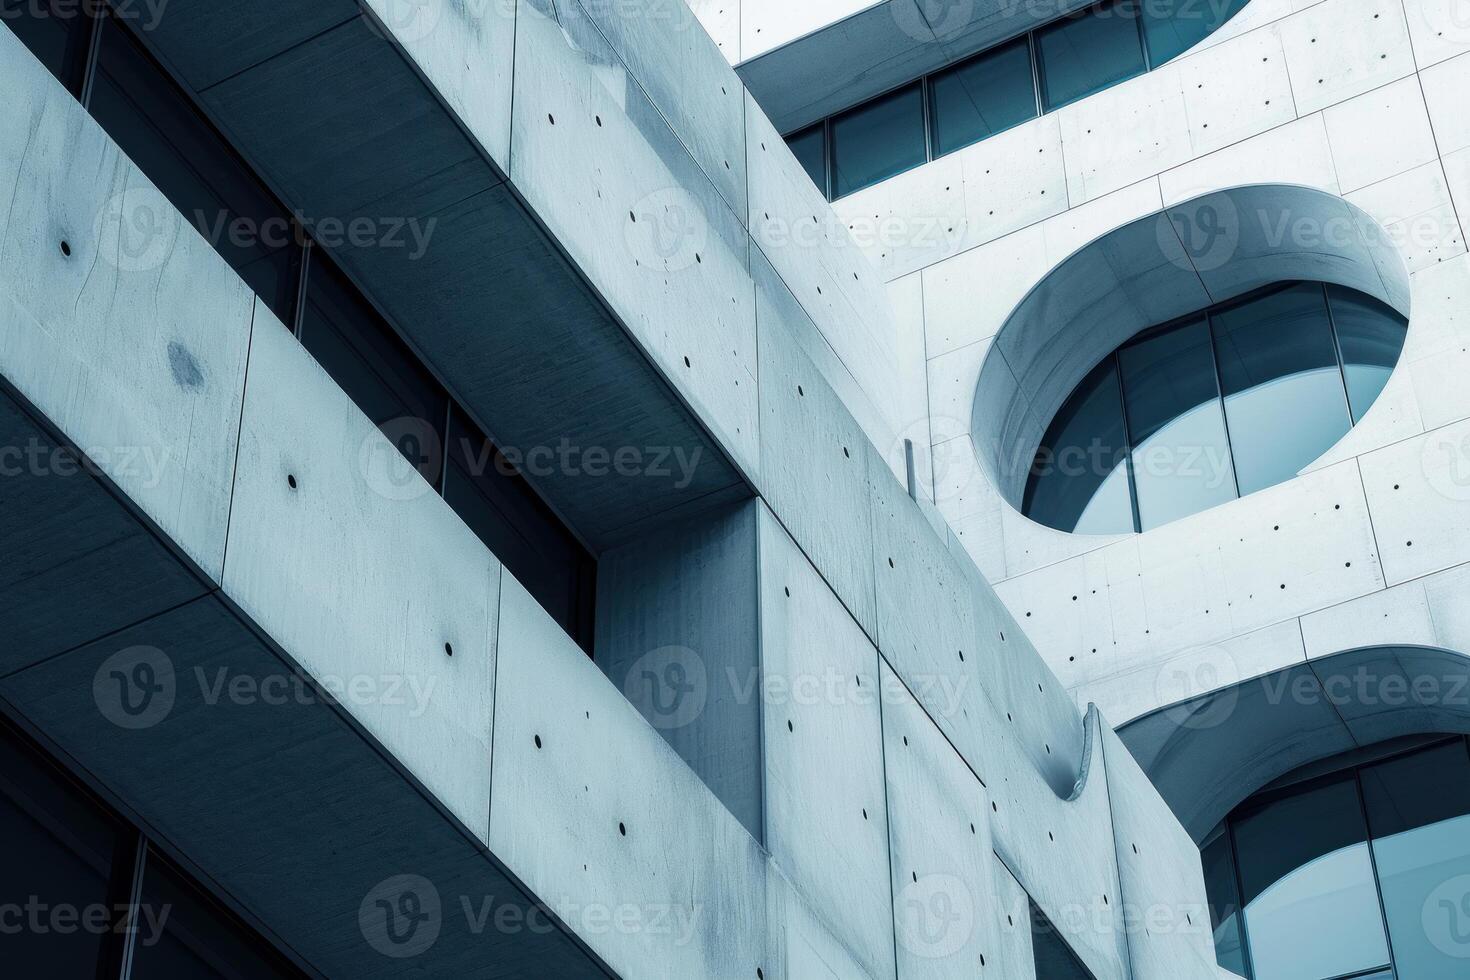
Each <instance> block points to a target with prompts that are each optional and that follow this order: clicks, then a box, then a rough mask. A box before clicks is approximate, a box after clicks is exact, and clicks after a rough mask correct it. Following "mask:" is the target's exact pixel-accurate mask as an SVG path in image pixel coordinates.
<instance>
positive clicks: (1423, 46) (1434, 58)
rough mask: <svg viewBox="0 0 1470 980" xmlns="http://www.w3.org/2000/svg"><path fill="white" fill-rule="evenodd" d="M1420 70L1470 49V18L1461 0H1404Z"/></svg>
mask: <svg viewBox="0 0 1470 980" xmlns="http://www.w3.org/2000/svg"><path fill="white" fill-rule="evenodd" d="M1404 14H1405V15H1406V16H1407V18H1408V22H1409V37H1410V39H1411V40H1412V41H1413V44H1414V61H1415V63H1416V64H1418V66H1419V69H1420V71H1423V70H1424V69H1425V68H1427V67H1429V66H1430V65H1437V64H1439V63H1440V62H1442V61H1444V60H1446V59H1448V58H1453V57H1455V56H1457V55H1461V54H1464V53H1465V52H1467V51H1470V21H1467V20H1466V17H1465V8H1464V7H1463V6H1462V5H1461V4H1460V3H1459V2H1458V0H1404Z"/></svg>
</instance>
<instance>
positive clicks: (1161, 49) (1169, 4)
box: [1140, 0, 1248, 66]
mask: <svg viewBox="0 0 1470 980" xmlns="http://www.w3.org/2000/svg"><path fill="white" fill-rule="evenodd" d="M1247 2H1248V0H1140V4H1141V6H1142V8H1143V34H1144V38H1145V39H1146V40H1147V42H1148V55H1149V60H1150V62H1152V63H1153V64H1154V65H1155V66H1157V65H1162V64H1163V63H1164V62H1166V61H1168V60H1170V59H1171V58H1174V57H1176V56H1178V55H1181V54H1183V53H1184V52H1185V51H1188V50H1189V49H1190V48H1192V47H1194V46H1195V45H1196V44H1198V43H1199V42H1201V41H1203V40H1204V39H1205V38H1206V37H1208V36H1209V35H1211V34H1213V33H1214V32H1215V31H1217V30H1218V29H1219V28H1220V26H1221V25H1222V24H1224V23H1225V22H1226V21H1227V20H1229V19H1230V18H1231V17H1234V16H1235V15H1236V14H1237V13H1238V12H1239V11H1240V8H1242V7H1244V6H1245V5H1246V3H1247Z"/></svg>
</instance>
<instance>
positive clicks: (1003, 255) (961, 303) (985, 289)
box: [923, 225, 1048, 435]
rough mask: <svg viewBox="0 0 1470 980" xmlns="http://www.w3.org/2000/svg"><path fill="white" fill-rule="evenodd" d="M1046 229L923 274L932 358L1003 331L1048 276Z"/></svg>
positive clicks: (1020, 234)
mask: <svg viewBox="0 0 1470 980" xmlns="http://www.w3.org/2000/svg"><path fill="white" fill-rule="evenodd" d="M1042 227H1043V226H1041V225H1032V226H1031V227H1029V228H1026V229H1023V230H1021V231H1018V232H1015V233H1014V234H1011V235H1007V236H1006V237H1005V238H1002V239H1000V240H999V241H994V242H990V243H988V244H986V245H981V246H980V247H978V248H974V249H971V250H970V251H968V252H963V253H961V254H959V255H956V256H954V257H953V258H950V259H946V260H945V261H943V262H940V263H937V264H935V265H932V266H929V267H928V268H927V269H925V270H924V271H923V280H924V333H925V342H926V344H927V346H928V355H929V356H930V357H938V356H939V355H941V354H947V353H949V352H950V351H952V350H957V349H958V348H960V347H964V346H965V345H966V344H973V343H974V342H975V341H977V340H985V339H986V338H988V337H993V336H995V335H996V334H997V333H998V332H999V331H1000V328H1001V326H1002V324H1004V323H1005V321H1006V317H1007V316H1009V315H1010V312H1011V310H1012V309H1014V308H1015V306H1016V304H1017V303H1019V302H1021V300H1022V299H1024V298H1025V296H1026V293H1027V292H1029V291H1030V290H1031V287H1032V286H1034V285H1036V283H1037V282H1039V281H1040V280H1041V278H1042V277H1043V276H1044V275H1046V273H1047V271H1048V263H1047V261H1046V241H1045V238H1044V236H1043V233H1042ZM945 435H949V434H948V433H945Z"/></svg>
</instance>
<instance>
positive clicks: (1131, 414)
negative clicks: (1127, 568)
mask: <svg viewBox="0 0 1470 980" xmlns="http://www.w3.org/2000/svg"><path fill="white" fill-rule="evenodd" d="M1118 362H1119V365H1120V366H1121V368H1122V372H1123V402H1124V405H1125V406H1126V410H1127V416H1128V432H1129V434H1130V435H1131V436H1132V440H1133V478H1134V484H1135V486H1136V487H1137V491H1138V513H1139V520H1140V523H1141V525H1142V528H1143V530H1145V531H1147V530H1149V529H1150V528H1155V527H1158V526H1159V525H1161V524H1167V523H1168V522H1170V521H1173V520H1177V519H1179V518H1181V517H1186V516H1188V515H1190V514H1194V513H1198V512H1199V511H1202V510H1205V509H1207V508H1210V507H1213V506H1215V505H1216V504H1221V503H1224V502H1226V501H1227V500H1233V499H1234V498H1235V476H1234V473H1233V471H1232V469H1231V462H1230V444H1229V441H1228V440H1227V439H1226V437H1225V417H1224V415H1223V414H1222V413H1221V409H1220V396H1219V389H1218V385H1217V384H1216V383H1215V363H1214V356H1213V354H1212V353H1211V349H1210V331H1209V327H1208V326H1207V325H1206V323H1205V321H1204V320H1199V321H1196V322H1194V323H1188V324H1185V325H1183V326H1181V327H1175V328H1173V329H1171V330H1168V331H1165V332H1163V333H1159V334H1154V335H1153V336H1150V337H1147V338H1145V339H1144V340H1141V341H1139V342H1137V343H1134V344H1130V345H1129V346H1127V347H1124V348H1123V349H1122V350H1120V351H1119V352H1118Z"/></svg>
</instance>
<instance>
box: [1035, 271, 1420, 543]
mask: <svg viewBox="0 0 1470 980" xmlns="http://www.w3.org/2000/svg"><path fill="white" fill-rule="evenodd" d="M1407 329H1408V323H1407V321H1406V320H1405V319H1404V318H1403V317H1402V316H1400V315H1399V314H1398V313H1397V312H1395V311H1394V310H1392V309H1391V308H1389V307H1388V306H1386V305H1384V304H1383V303H1380V302H1379V301H1377V300H1375V299H1372V298H1370V297H1368V296H1365V295H1363V294H1361V293H1357V292H1354V291H1353V290H1349V289H1344V288H1342V287H1338V286H1324V285H1323V284H1321V283H1289V284H1284V285H1277V286H1273V287H1270V288H1268V289H1266V290H1263V291H1258V292H1256V293H1253V294H1251V295H1249V296H1247V297H1244V298H1242V299H1238V300H1234V301H1232V302H1230V303H1228V304H1222V305H1221V306H1218V307H1214V308H1211V309H1209V310H1205V311H1202V312H1200V313H1197V314H1195V315H1193V316H1190V317H1187V318H1185V319H1183V320H1179V321H1174V322H1172V323H1169V324H1165V325H1163V326H1160V327H1156V328H1153V329H1151V330H1148V331H1145V332H1144V333H1142V334H1140V335H1139V336H1137V337H1135V338H1134V339H1133V340H1131V341H1129V342H1128V343H1127V344H1125V345H1123V346H1122V347H1120V348H1119V349H1118V350H1117V351H1115V352H1114V353H1113V355H1112V356H1110V357H1109V358H1107V359H1106V360H1104V361H1103V362H1102V363H1101V364H1099V365H1098V366H1097V367H1095V368H1094V369H1093V370H1092V371H1091V372H1090V373H1089V374H1088V375H1087V376H1086V377H1085V378H1084V379H1083V381H1082V383H1081V384H1079V385H1078V386H1077V389H1076V390H1075V391H1074V392H1073V393H1072V395H1071V396H1070V397H1069V398H1068V399H1067V400H1066V402H1065V403H1064V404H1063V405H1062V408H1061V410H1060V411H1059V412H1058V413H1057V415H1056V417H1055V418H1054V419H1053V421H1052V423H1051V425H1050V426H1049V427H1048V429H1047V431H1046V434H1045V436H1044V437H1043V439H1042V441H1041V445H1040V447H1039V448H1038V450H1037V453H1036V457H1035V461H1034V463H1033V465H1032V468H1031V472H1030V474H1029V475H1028V478H1027V483H1026V489H1025V495H1024V497H1023V502H1022V511H1023V512H1024V513H1025V514H1026V515H1027V516H1028V517H1030V518H1031V519H1032V520H1035V521H1038V522H1040V523H1042V524H1046V525H1047V526H1049V527H1054V528H1058V529H1059V530H1063V531H1072V532H1076V533H1081V534H1110V533H1111V534H1116V533H1126V532H1127V531H1130V530H1141V531H1147V530H1149V529H1151V528H1155V527H1158V526H1160V525H1162V524H1167V523H1169V522H1170V521H1175V520H1178V519H1180V518H1182V517H1187V516H1189V515H1190V514H1194V513H1198V512H1199V511H1202V510H1206V509H1208V508H1210V507H1213V506H1215V505H1217V504H1221V503H1225V502H1226V501H1229V500H1233V499H1235V498H1236V497H1238V496H1243V495H1245V494H1251V493H1255V492H1257V491H1259V490H1264V489H1266V488H1268V487H1272V486H1276V485H1277V484H1280V483H1283V482H1285V481H1287V480H1290V479H1291V478H1292V477H1294V476H1296V474H1297V473H1299V472H1300V471H1301V470H1302V469H1303V468H1304V467H1306V466H1308V465H1309V464H1311V463H1312V462H1313V461H1314V460H1316V459H1317V458H1318V457H1320V456H1321V455H1322V454H1323V453H1325V452H1327V450H1329V449H1331V448H1332V446H1333V445H1334V444H1336V443H1337V441H1338V440H1340V439H1341V438H1342V437H1343V436H1344V435H1345V434H1346V433H1347V431H1348V430H1349V429H1350V428H1351V427H1352V426H1353V424H1354V423H1355V422H1356V421H1357V420H1358V419H1360V418H1362V415H1363V413H1364V412H1366V411H1367V409H1368V406H1369V405H1371V404H1372V402H1373V400H1374V399H1375V398H1376V397H1377V396H1378V393H1379V392H1380V391H1382V389H1383V386H1384V384H1385V383H1386V382H1387V380H1388V375H1389V374H1390V373H1391V372H1392V370H1393V366H1394V364H1395V363H1397V361H1398V356H1399V352H1400V351H1401V350H1402V349H1403V345H1404V340H1405V338H1406V335H1407Z"/></svg>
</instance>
